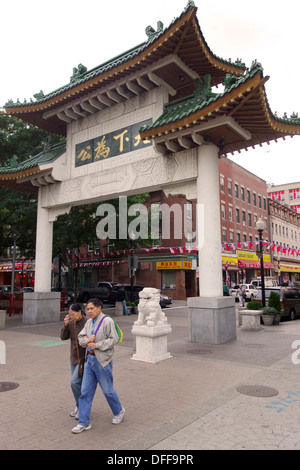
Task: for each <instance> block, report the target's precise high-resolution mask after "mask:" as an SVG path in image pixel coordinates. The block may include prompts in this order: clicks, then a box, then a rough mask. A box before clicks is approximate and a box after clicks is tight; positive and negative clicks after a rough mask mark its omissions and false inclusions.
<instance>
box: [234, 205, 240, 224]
mask: <svg viewBox="0 0 300 470" xmlns="http://www.w3.org/2000/svg"><path fill="white" fill-rule="evenodd" d="M235 218H236V223H237V224H239V223H240V209H235Z"/></svg>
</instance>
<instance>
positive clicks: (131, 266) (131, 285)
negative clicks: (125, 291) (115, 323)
mask: <svg viewBox="0 0 300 470" xmlns="http://www.w3.org/2000/svg"><path fill="white" fill-rule="evenodd" d="M130 300H131V302H133V240H132V239H130Z"/></svg>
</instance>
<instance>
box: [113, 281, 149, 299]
mask: <svg viewBox="0 0 300 470" xmlns="http://www.w3.org/2000/svg"><path fill="white" fill-rule="evenodd" d="M144 287H145V286H144V285H142V284H133V299H131V284H116V285H115V286H113V288H112V289H111V291H110V292H109V294H108V302H109V303H111V304H114V303H115V302H116V299H117V295H118V291H119V289H121V288H122V289H123V290H124V291H125V294H126V295H127V297H128V300H132V301H133V302H134V301H135V300H139V292H140V291H141V290H143V289H144Z"/></svg>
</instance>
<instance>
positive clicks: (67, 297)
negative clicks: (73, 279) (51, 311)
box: [51, 287, 75, 308]
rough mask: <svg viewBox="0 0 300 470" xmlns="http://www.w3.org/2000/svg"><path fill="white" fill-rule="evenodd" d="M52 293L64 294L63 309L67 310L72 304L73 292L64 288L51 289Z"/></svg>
mask: <svg viewBox="0 0 300 470" xmlns="http://www.w3.org/2000/svg"><path fill="white" fill-rule="evenodd" d="M51 290H52V292H64V293H65V307H66V308H68V307H70V305H72V304H73V303H74V295H75V294H74V291H73V289H71V288H69V287H68V288H64V287H61V288H59V287H52V289H51Z"/></svg>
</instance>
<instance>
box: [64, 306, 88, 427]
mask: <svg viewBox="0 0 300 470" xmlns="http://www.w3.org/2000/svg"><path fill="white" fill-rule="evenodd" d="M86 322H87V318H86V317H85V315H84V314H83V312H82V310H81V306H80V305H79V304H73V305H71V306H70V308H69V312H68V315H66V316H65V318H64V327H63V328H62V329H61V332H60V337H61V339H62V340H63V341H65V340H68V339H69V340H70V360H71V374H72V376H71V389H72V392H73V395H74V398H75V405H76V406H75V409H74V411H71V413H70V416H71V417H73V418H75V419H78V400H79V396H80V393H81V383H82V377H79V375H78V368H79V362H80V361H82V360H84V357H85V349H83V348H82V347H81V346H80V345H79V343H78V338H77V337H78V334H79V333H80V331H81V330H82V329H83V327H84V325H85V323H86Z"/></svg>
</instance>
